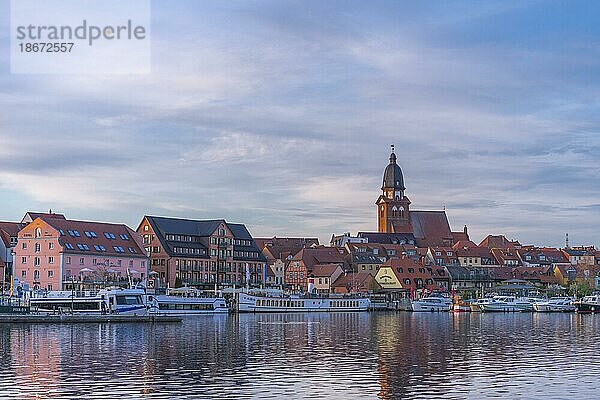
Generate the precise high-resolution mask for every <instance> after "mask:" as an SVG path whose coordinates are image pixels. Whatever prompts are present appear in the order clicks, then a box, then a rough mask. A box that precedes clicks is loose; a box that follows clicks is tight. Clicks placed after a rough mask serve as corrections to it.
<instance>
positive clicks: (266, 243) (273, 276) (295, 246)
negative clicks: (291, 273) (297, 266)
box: [254, 237, 319, 287]
mask: <svg viewBox="0 0 600 400" xmlns="http://www.w3.org/2000/svg"><path fill="white" fill-rule="evenodd" d="M254 240H255V242H256V244H257V246H258V247H259V248H260V249H261V250H262V253H263V255H264V256H265V259H266V260H267V267H268V268H267V286H275V287H281V286H282V285H284V284H285V268H286V267H287V265H288V264H289V262H290V261H291V259H292V257H293V256H294V255H295V254H296V253H298V252H299V251H300V250H301V249H303V248H305V247H311V246H318V245H319V239H317V238H288V237H285V238H280V237H273V238H255V239H254Z"/></svg>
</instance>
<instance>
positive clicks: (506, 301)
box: [479, 296, 533, 312]
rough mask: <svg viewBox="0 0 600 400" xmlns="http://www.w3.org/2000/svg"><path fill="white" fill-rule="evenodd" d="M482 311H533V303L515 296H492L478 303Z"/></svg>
mask: <svg viewBox="0 0 600 400" xmlns="http://www.w3.org/2000/svg"><path fill="white" fill-rule="evenodd" d="M479 308H481V311H483V312H520V311H533V304H532V303H530V302H529V301H527V300H523V299H519V298H517V297H515V296H494V297H493V298H492V299H491V300H490V301H487V302H482V303H479Z"/></svg>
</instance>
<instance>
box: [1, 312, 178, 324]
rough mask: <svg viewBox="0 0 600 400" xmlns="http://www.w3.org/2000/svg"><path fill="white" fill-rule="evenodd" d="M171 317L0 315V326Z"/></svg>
mask: <svg viewBox="0 0 600 400" xmlns="http://www.w3.org/2000/svg"><path fill="white" fill-rule="evenodd" d="M181 321H182V318H181V317H177V316H172V315H110V314H109V315H72V314H24V315H23V314H0V324H82V323H110V324H115V323H116V324H121V323H151V324H152V323H176V322H181Z"/></svg>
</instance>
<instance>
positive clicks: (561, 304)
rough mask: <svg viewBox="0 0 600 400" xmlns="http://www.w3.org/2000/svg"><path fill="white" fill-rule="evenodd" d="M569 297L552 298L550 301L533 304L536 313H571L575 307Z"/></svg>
mask: <svg viewBox="0 0 600 400" xmlns="http://www.w3.org/2000/svg"><path fill="white" fill-rule="evenodd" d="M572 303H573V299H572V298H570V297H552V298H550V300H547V301H542V302H536V303H533V309H534V310H535V311H536V312H573V311H575V308H576V307H575V305H573V304H572Z"/></svg>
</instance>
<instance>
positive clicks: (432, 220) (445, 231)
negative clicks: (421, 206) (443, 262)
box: [410, 210, 452, 247]
mask: <svg viewBox="0 0 600 400" xmlns="http://www.w3.org/2000/svg"><path fill="white" fill-rule="evenodd" d="M410 224H411V225H412V228H413V233H414V235H415V238H416V239H417V244H418V246H419V247H431V246H451V245H452V232H451V231H450V224H449V223H448V217H447V216H446V212H445V211H413V210H411V211H410Z"/></svg>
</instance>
